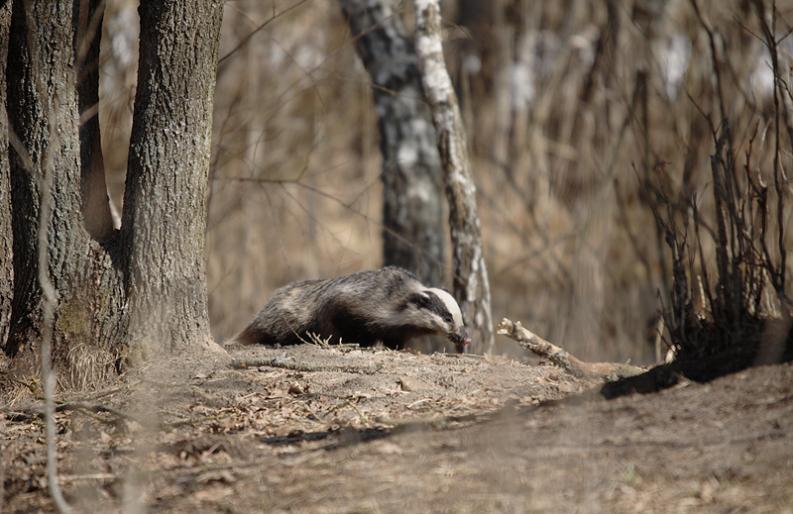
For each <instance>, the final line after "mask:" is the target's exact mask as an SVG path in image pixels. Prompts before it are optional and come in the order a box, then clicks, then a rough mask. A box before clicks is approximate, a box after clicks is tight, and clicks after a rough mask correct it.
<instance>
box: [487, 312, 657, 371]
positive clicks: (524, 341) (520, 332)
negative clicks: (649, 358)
mask: <svg viewBox="0 0 793 514" xmlns="http://www.w3.org/2000/svg"><path fill="white" fill-rule="evenodd" d="M497 333H498V334H500V335H504V336H507V337H509V338H510V339H512V340H514V341H515V342H517V343H518V344H519V345H521V346H522V347H523V348H526V349H527V350H529V351H530V352H532V353H534V354H536V355H539V356H540V357H544V358H546V359H548V360H549V361H551V362H552V363H554V364H555V365H557V366H559V367H560V368H562V369H564V370H565V371H567V372H568V373H570V374H572V375H574V376H576V377H586V378H602V379H614V378H622V377H630V376H633V375H638V374H640V373H644V371H645V370H644V369H643V368H640V367H638V366H632V365H630V364H622V363H618V362H585V361H582V360H581V359H578V358H577V357H575V356H574V355H572V354H571V353H569V352H567V351H565V350H564V349H562V348H560V347H558V346H556V345H555V344H553V343H551V342H549V341H546V340H545V339H543V338H541V337H540V336H538V335H537V334H534V333H533V332H531V331H530V330H528V329H526V328H524V327H523V325H521V324H520V321H518V322H513V321H511V320H509V319H507V318H504V319H502V320H501V323H499V324H498V332H497Z"/></svg>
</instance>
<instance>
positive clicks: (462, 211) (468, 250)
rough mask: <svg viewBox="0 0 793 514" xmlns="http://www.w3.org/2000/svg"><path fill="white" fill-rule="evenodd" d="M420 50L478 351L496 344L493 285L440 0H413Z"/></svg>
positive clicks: (459, 292)
mask: <svg viewBox="0 0 793 514" xmlns="http://www.w3.org/2000/svg"><path fill="white" fill-rule="evenodd" d="M414 3H415V6H416V52H417V54H418V58H419V68H420V69H421V80H422V83H423V85H424V92H425V94H426V98H427V101H428V103H429V106H430V110H431V112H432V120H433V123H434V125H435V131H436V132H437V136H438V150H439V152H440V155H441V160H442V162H443V169H444V181H445V184H446V197H447V199H448V202H449V225H450V228H451V236H452V252H453V253H452V256H453V258H454V296H455V297H456V298H457V301H458V302H459V303H460V308H461V309H462V311H463V316H464V317H465V322H466V324H467V325H468V326H469V328H470V330H471V335H472V339H473V341H474V348H473V350H474V351H486V352H488V351H490V350H491V349H492V347H493V326H492V325H493V322H492V318H491V314H490V284H489V282H488V277H487V269H486V268H485V261H484V256H483V255H482V239H481V235H480V228H479V216H478V214H477V210H476V187H475V186H474V181H473V178H472V176H471V169H470V161H469V160H468V149H467V147H466V144H467V143H466V141H467V139H466V137H465V130H464V127H463V123H462V117H461V116H460V108H459V105H458V103H457V98H456V95H455V94H454V89H453V88H452V81H451V79H450V78H449V73H448V71H447V70H446V64H445V63H444V60H443V46H442V44H441V13H440V7H439V6H438V1H437V0H414Z"/></svg>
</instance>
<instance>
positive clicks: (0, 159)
mask: <svg viewBox="0 0 793 514" xmlns="http://www.w3.org/2000/svg"><path fill="white" fill-rule="evenodd" d="M10 29H11V0H0V369H2V362H3V355H4V351H3V350H5V342H6V337H7V336H8V327H9V324H10V322H11V299H12V297H13V285H14V267H13V262H12V255H13V254H12V236H11V172H10V169H9V168H8V117H7V116H6V110H5V104H6V90H5V87H1V86H2V85H3V84H5V83H6V78H5V75H6V68H5V62H6V56H7V55H8V37H9V32H10Z"/></svg>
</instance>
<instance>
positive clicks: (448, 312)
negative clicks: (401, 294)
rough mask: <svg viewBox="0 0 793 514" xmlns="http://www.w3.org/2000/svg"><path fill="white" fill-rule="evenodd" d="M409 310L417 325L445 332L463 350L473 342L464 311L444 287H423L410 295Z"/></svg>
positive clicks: (433, 330) (429, 329) (439, 332)
mask: <svg viewBox="0 0 793 514" xmlns="http://www.w3.org/2000/svg"><path fill="white" fill-rule="evenodd" d="M408 311H410V313H409V316H410V317H411V318H412V321H414V322H415V323H416V325H417V326H420V327H422V328H424V329H425V330H427V331H429V332H434V333H437V334H443V335H445V336H446V337H448V338H449V340H450V341H451V342H453V343H454V345H455V346H456V347H457V351H462V350H463V348H465V346H466V345H468V344H469V343H470V342H471V338H470V337H468V331H467V330H466V329H465V325H464V324H463V313H462V312H461V311H460V306H459V305H457V302H456V301H455V299H454V297H453V296H452V295H450V294H449V293H447V292H446V291H444V290H443V289H437V288H429V289H422V290H421V291H419V292H417V293H413V294H412V295H410V299H409V300H408Z"/></svg>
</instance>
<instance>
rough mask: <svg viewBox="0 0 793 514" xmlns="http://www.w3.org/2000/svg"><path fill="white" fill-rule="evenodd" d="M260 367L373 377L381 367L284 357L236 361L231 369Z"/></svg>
mask: <svg viewBox="0 0 793 514" xmlns="http://www.w3.org/2000/svg"><path fill="white" fill-rule="evenodd" d="M260 366H263V367H268V368H281V369H288V370H290V371H305V372H309V373H310V372H320V371H331V372H339V373H356V374H362V375H373V374H375V373H377V372H378V371H380V366H333V365H324V364H319V365H313V364H301V363H299V362H296V361H295V360H293V359H292V358H289V357H287V358H284V357H263V358H260V357H253V358H243V359H234V360H233V361H232V363H231V367H232V368H235V369H246V368H258V367H260Z"/></svg>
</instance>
